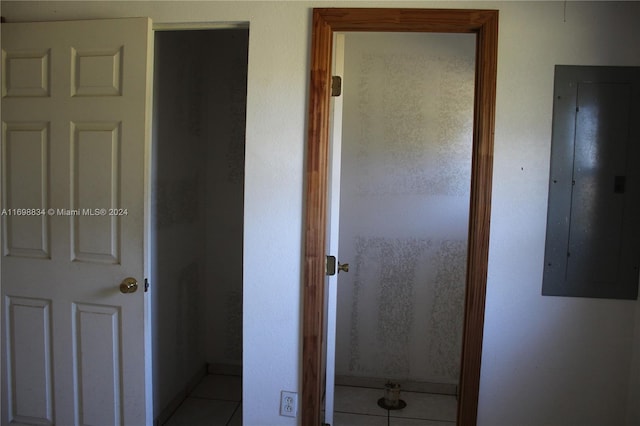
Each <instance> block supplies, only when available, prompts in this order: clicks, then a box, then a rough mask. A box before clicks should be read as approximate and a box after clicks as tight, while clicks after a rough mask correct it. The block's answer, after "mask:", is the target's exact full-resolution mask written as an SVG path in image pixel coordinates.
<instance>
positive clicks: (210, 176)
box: [152, 29, 248, 413]
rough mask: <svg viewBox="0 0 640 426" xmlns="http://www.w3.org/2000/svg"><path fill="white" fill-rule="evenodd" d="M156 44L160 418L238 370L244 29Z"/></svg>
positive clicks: (171, 37) (172, 37) (159, 39)
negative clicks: (200, 377)
mask: <svg viewBox="0 0 640 426" xmlns="http://www.w3.org/2000/svg"><path fill="white" fill-rule="evenodd" d="M155 41H156V43H155V60H156V64H155V70H154V71H155V76H154V78H155V85H156V88H155V91H154V98H155V115H154V119H155V131H154V134H155V145H154V156H155V161H154V175H155V178H154V185H152V194H153V203H154V205H153V210H154V212H155V215H154V219H155V226H154V229H155V234H154V237H155V244H154V246H153V249H154V250H155V256H153V257H154V258H155V260H156V262H155V265H154V270H153V277H154V278H153V281H154V289H153V291H152V294H154V295H155V300H156V303H155V306H154V311H153V312H154V313H155V317H154V318H155V320H154V329H155V333H154V339H155V345H156V346H155V348H154V349H155V350H154V371H155V372H154V378H155V381H154V387H155V389H156V393H155V398H154V399H155V405H156V407H155V410H156V413H158V412H159V411H158V410H162V409H164V408H166V407H167V404H169V402H171V400H172V398H174V397H176V396H177V395H178V394H179V393H180V392H183V391H184V390H185V389H186V387H187V385H188V384H189V382H190V381H191V380H192V379H193V378H194V376H197V374H199V373H202V372H203V371H204V367H205V365H206V364H210V365H218V366H219V368H218V371H225V368H227V367H228V366H230V365H231V366H240V365H241V363H242V226H243V223H242V222H243V214H242V213H243V183H244V137H245V109H246V77H247V44H248V30H247V29H218V30H212V31H206V30H205V31H158V32H156V39H155ZM220 368H222V370H220ZM229 372H235V370H233V371H229Z"/></svg>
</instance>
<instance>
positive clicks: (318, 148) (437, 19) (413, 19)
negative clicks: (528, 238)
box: [300, 8, 498, 426]
mask: <svg viewBox="0 0 640 426" xmlns="http://www.w3.org/2000/svg"><path fill="white" fill-rule="evenodd" d="M334 31H415V32H452V33H475V34H476V85H475V110H474V125H473V153H472V166H471V167H472V169H471V196H470V211H469V249H468V256H467V280H466V281H467V282H466V296H465V318H464V331H463V344H462V357H461V372H460V396H459V401H458V421H457V423H458V425H461V426H471V425H475V424H476V417H477V410H478V391H479V386H480V364H481V357H482V333H483V327H484V307H485V293H486V281H487V263H488V253H489V222H490V216H491V178H492V167H493V133H494V117H495V97H496V74H497V51H498V12H497V11H495V10H467V9H451V10H436V9H357V8H347V9H314V11H313V27H312V38H311V78H310V88H309V117H308V140H307V166H306V167H307V169H306V176H305V177H306V181H305V183H306V209H305V240H304V250H305V251H304V278H303V279H304V288H303V309H304V314H303V346H302V391H301V413H300V416H301V422H302V424H303V425H305V426H315V425H320V416H321V402H322V401H321V398H322V393H323V389H322V383H323V380H322V377H321V372H322V371H323V368H322V365H321V363H322V353H321V351H322V323H323V315H324V312H323V308H324V303H323V300H324V283H325V275H324V268H325V255H326V253H325V245H326V222H327V216H326V215H327V179H328V168H327V164H328V152H329V118H330V117H329V105H330V81H331V53H332V52H331V50H332V45H333V32H334Z"/></svg>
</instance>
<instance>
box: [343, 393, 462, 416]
mask: <svg viewBox="0 0 640 426" xmlns="http://www.w3.org/2000/svg"><path fill="white" fill-rule="evenodd" d="M383 395H384V391H383V390H382V389H373V388H364V387H354V386H336V392H335V409H334V417H333V425H332V426H455V424H456V408H457V402H456V397H455V396H453V395H437V394H430V393H422V392H407V391H402V392H401V394H400V399H402V400H403V401H405V402H406V403H407V406H406V408H404V409H402V410H385V409H384V408H381V407H379V406H378V400H379V399H380V398H382V396H383Z"/></svg>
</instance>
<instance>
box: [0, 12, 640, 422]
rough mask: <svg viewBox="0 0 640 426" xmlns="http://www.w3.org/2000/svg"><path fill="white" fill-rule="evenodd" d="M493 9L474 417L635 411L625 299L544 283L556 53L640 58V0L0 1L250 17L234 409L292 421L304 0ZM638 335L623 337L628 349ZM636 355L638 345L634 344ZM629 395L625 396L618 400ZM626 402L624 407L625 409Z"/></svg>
mask: <svg viewBox="0 0 640 426" xmlns="http://www.w3.org/2000/svg"><path fill="white" fill-rule="evenodd" d="M332 5H333V6H351V7H366V6H375V7H384V6H388V7H456V8H462V7H469V8H495V9H499V10H500V33H499V36H500V40H499V51H498V88H497V89H498V93H497V95H498V98H497V111H496V133H495V167H494V186H493V206H492V220H491V245H490V250H491V251H490V255H489V275H488V283H487V285H488V288H487V305H486V320H485V331H484V349H483V359H482V361H483V363H482V374H481V383H480V401H479V413H478V424H479V425H481V426H484V425H486V426H510V425H514V424H517V425H522V426H527V425H531V426H538V425H540V424H547V425H558V426H560V425H566V424H580V425H602V424H625V420H624V419H625V415H626V414H625V413H627V412H629V413H630V416H629V421H628V423H627V424H629V425H631V424H638V423H639V422H640V418H638V412H637V409H635V408H634V405H637V399H635V400H633V399H628V398H632V397H633V396H636V397H637V395H638V393H637V392H638V386H639V385H638V382H637V379H634V380H630V372H631V365H632V364H633V366H634V367H633V368H634V369H635V370H634V371H636V372H637V371H638V370H637V366H638V363H639V362H640V359H639V358H640V357H639V356H638V348H637V345H638V339H637V336H638V334H634V333H635V330H636V329H637V328H638V327H640V324H639V323H638V321H639V317H638V316H637V315H636V311H637V310H638V303H637V302H621V301H609V300H590V299H565V298H552V297H542V296H541V295H540V290H541V280H542V261H543V252H544V235H545V224H546V206H547V180H548V173H549V152H550V151H549V148H550V140H551V114H552V100H551V97H552V93H553V67H554V65H555V64H579V65H636V66H638V65H640V49H638V46H639V45H640V26H639V25H637V23H638V21H639V19H640V3H638V2H621V3H609V2H584V3H582V2H573V1H572V2H567V3H566V21H565V15H564V13H563V9H564V2H484V1H471V2H418V1H397V2H394V1H388V2H368V1H354V2H319V1H318V2H302V1H300V2H297V1H296V2H291V1H283V2H277V3H270V2H242V1H236V2H219V1H212V2H204V1H200V2H189V3H187V2H178V3H173V2H131V3H127V2H92V1H88V2H69V3H64V4H63V3H58V2H43V3H39V2H3V3H2V15H3V16H5V17H6V18H7V19H8V20H9V21H12V20H14V21H17V20H22V21H24V20H60V19H80V18H107V17H121V16H150V17H151V18H152V19H153V20H154V22H156V23H163V22H164V23H172V22H224V21H249V22H250V41H249V77H248V99H247V103H248V105H247V108H248V109H247V140H246V149H247V152H246V161H245V166H246V170H247V174H246V181H245V233H244V292H243V303H244V318H243V334H244V335H243V340H244V352H243V368H244V389H243V398H244V402H243V415H244V422H245V424H246V425H250V426H254V425H261V426H266V425H293V424H295V423H296V422H295V420H293V419H290V418H284V417H280V416H279V415H278V400H279V397H280V390H282V389H286V390H299V386H300V382H301V365H300V359H301V315H302V312H301V303H300V301H301V291H302V287H301V263H302V262H301V259H302V252H301V247H302V219H301V218H302V209H303V171H304V152H305V151H304V141H305V138H306V109H307V99H308V94H307V84H308V77H309V68H308V66H309V43H310V31H311V27H310V17H311V8H312V7H314V6H315V7H320V6H322V7H326V6H332ZM632 348H635V349H632ZM633 354H635V355H633ZM628 401H629V403H628ZM631 411H633V413H635V417H633V418H632V417H631V414H633V413H631Z"/></svg>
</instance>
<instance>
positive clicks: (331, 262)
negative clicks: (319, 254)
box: [325, 256, 336, 275]
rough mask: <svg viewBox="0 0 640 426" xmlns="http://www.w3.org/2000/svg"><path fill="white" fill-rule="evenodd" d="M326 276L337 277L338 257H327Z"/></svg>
mask: <svg viewBox="0 0 640 426" xmlns="http://www.w3.org/2000/svg"><path fill="white" fill-rule="evenodd" d="M325 265H326V267H325V274H326V275H335V274H336V257H335V256H327V261H326V262H325Z"/></svg>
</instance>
